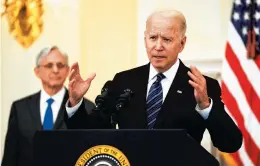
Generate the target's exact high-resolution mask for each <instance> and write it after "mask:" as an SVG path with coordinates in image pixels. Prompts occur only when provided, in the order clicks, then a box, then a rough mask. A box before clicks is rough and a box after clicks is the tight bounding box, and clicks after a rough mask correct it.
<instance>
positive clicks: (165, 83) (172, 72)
mask: <svg viewBox="0 0 260 166" xmlns="http://www.w3.org/2000/svg"><path fill="white" fill-rule="evenodd" d="M179 65H180V60H179V59H177V61H176V63H175V64H174V65H172V67H171V68H170V69H169V70H167V71H165V72H164V73H163V75H164V76H165V78H164V79H163V80H162V81H161V84H162V89H163V102H164V100H165V98H166V96H167V94H168V91H169V89H170V87H171V85H172V82H173V80H174V78H175V76H176V73H177V70H178V68H179ZM157 74H158V72H157V71H156V69H155V68H154V67H153V65H151V64H150V72H149V78H148V85H147V94H146V98H147V97H148V94H149V90H150V88H151V86H152V84H153V83H154V82H155V81H156V79H157V78H156V75H157ZM210 100H211V102H210V106H209V107H208V108H205V109H203V110H202V109H200V108H199V106H198V105H197V106H196V107H195V109H196V110H197V111H198V113H199V114H200V115H201V116H202V117H203V118H204V119H207V118H208V116H209V113H210V110H211V108H212V105H213V101H212V99H210Z"/></svg>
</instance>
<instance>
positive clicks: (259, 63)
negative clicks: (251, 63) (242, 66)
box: [255, 54, 260, 70]
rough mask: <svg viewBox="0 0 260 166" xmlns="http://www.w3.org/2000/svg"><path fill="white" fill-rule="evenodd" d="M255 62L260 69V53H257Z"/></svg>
mask: <svg viewBox="0 0 260 166" xmlns="http://www.w3.org/2000/svg"><path fill="white" fill-rule="evenodd" d="M255 63H256V65H257V67H258V69H259V70H260V54H259V55H257V57H256V59H255Z"/></svg>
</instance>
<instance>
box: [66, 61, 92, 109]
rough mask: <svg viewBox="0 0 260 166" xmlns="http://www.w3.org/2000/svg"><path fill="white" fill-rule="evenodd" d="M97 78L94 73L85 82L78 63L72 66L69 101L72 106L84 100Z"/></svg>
mask: <svg viewBox="0 0 260 166" xmlns="http://www.w3.org/2000/svg"><path fill="white" fill-rule="evenodd" d="M95 76H96V74H95V73H92V74H91V75H90V76H89V77H88V78H87V79H86V80H83V79H82V77H81V75H80V70H79V65H78V63H77V62H76V63H74V64H73V65H72V66H71V69H70V73H69V101H70V104H71V106H74V105H76V104H77V103H78V102H79V101H80V100H81V99H82V98H83V96H84V95H85V93H87V91H88V89H89V87H90V85H91V82H92V80H93V79H94V78H95Z"/></svg>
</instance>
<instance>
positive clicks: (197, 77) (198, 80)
mask: <svg viewBox="0 0 260 166" xmlns="http://www.w3.org/2000/svg"><path fill="white" fill-rule="evenodd" d="M190 69H191V72H190V71H188V75H189V76H190V78H191V79H192V80H189V84H190V85H191V86H192V87H193V88H194V96H195V99H196V101H197V104H198V105H199V107H200V108H201V109H205V108H207V107H209V106H210V100H209V97H208V92H207V82H206V79H205V78H204V77H203V75H202V74H201V72H200V71H199V70H198V69H197V68H196V67H194V66H191V68H190Z"/></svg>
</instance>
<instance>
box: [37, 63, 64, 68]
mask: <svg viewBox="0 0 260 166" xmlns="http://www.w3.org/2000/svg"><path fill="white" fill-rule="evenodd" d="M55 65H56V67H57V68H58V69H63V68H65V67H67V66H68V65H67V64H63V63H56V64H55V63H47V64H45V65H39V66H40V67H44V68H46V69H52V68H53V67H54V66H55Z"/></svg>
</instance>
